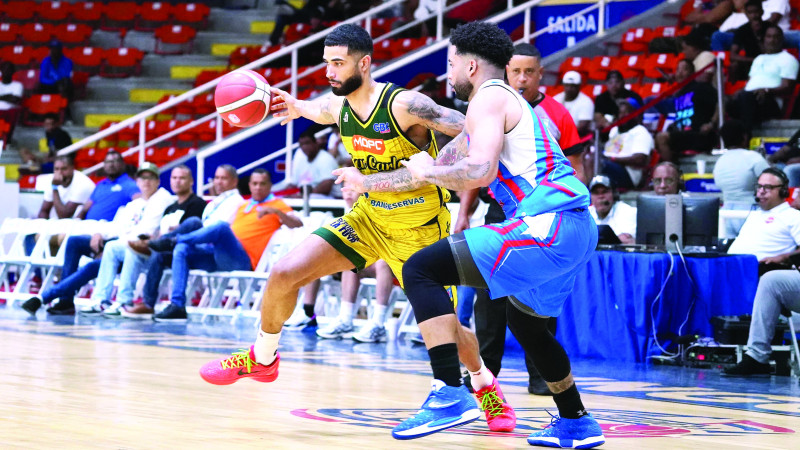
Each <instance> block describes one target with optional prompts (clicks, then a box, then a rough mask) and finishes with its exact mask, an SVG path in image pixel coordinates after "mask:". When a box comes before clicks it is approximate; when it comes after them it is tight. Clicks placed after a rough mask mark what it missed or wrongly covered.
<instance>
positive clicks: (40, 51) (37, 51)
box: [32, 47, 50, 68]
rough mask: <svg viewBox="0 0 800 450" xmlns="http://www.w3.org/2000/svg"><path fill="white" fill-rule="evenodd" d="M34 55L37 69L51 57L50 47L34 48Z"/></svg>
mask: <svg viewBox="0 0 800 450" xmlns="http://www.w3.org/2000/svg"><path fill="white" fill-rule="evenodd" d="M32 55H33V65H34V67H35V68H38V67H39V66H40V65H41V63H42V61H44V59H45V58H47V57H48V56H49V55H50V49H49V48H48V47H34V48H33V51H32Z"/></svg>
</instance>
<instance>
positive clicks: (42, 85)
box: [38, 39, 72, 100]
mask: <svg viewBox="0 0 800 450" xmlns="http://www.w3.org/2000/svg"><path fill="white" fill-rule="evenodd" d="M38 91H39V93H40V94H59V95H61V96H62V97H64V98H66V99H67V100H71V99H72V60H71V59H69V58H67V57H66V56H64V49H63V47H62V45H61V42H60V41H57V40H55V39H54V40H52V41H50V55H49V56H46V57H45V58H44V59H43V60H42V64H41V66H40V67H39V89H38Z"/></svg>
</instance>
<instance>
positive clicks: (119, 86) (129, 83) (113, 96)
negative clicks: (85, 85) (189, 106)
mask: <svg viewBox="0 0 800 450" xmlns="http://www.w3.org/2000/svg"><path fill="white" fill-rule="evenodd" d="M191 88H192V85H191V83H188V82H186V81H181V80H174V79H172V78H165V77H132V78H123V79H109V78H93V79H92V80H91V81H89V96H88V98H87V100H91V101H95V100H97V101H104V100H106V101H108V100H114V101H125V100H127V101H134V102H135V101H137V100H135V99H134V98H132V93H133V92H134V91H137V90H142V89H148V90H166V91H174V92H178V93H183V92H186V91H187V90H189V89H191ZM159 98H161V97H159ZM139 102H140V103H141V101H139ZM156 102H158V98H156V99H155V100H152V101H146V103H156Z"/></svg>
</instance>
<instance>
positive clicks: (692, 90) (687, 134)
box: [656, 59, 719, 162]
mask: <svg viewBox="0 0 800 450" xmlns="http://www.w3.org/2000/svg"><path fill="white" fill-rule="evenodd" d="M692 75H694V66H693V65H692V62H691V61H690V60H689V59H682V60H680V61H678V65H677V66H676V68H675V81H676V82H677V83H683V82H684V81H686V80H687V79H688V78H690V77H691V76H692ZM665 102H666V103H667V104H669V106H670V107H671V108H670V109H671V110H672V111H674V112H675V122H673V123H672V124H670V126H669V128H668V129H667V131H664V132H661V133H659V134H658V135H656V148H657V149H658V152H659V154H660V155H661V160H662V161H672V162H677V160H678V157H679V156H680V155H681V153H683V152H684V151H687V150H694V151H697V152H702V153H709V152H711V149H712V148H714V147H715V146H716V145H717V144H718V143H719V139H718V136H717V127H716V123H717V120H718V119H717V118H718V117H719V115H718V112H719V110H718V109H717V90H716V89H714V88H713V87H711V84H710V83H706V82H702V81H697V80H692V81H690V82H689V83H688V84H687V85H686V86H684V87H683V88H682V89H681V90H680V91H678V92H676V93H675V94H674V95H673V96H672V97H670V98H669V99H667V100H665Z"/></svg>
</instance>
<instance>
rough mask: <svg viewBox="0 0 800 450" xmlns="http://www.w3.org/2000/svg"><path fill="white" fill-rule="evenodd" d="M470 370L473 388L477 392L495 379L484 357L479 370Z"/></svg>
mask: <svg viewBox="0 0 800 450" xmlns="http://www.w3.org/2000/svg"><path fill="white" fill-rule="evenodd" d="M468 372H469V378H470V380H471V381H470V382H471V384H472V389H473V390H474V391H475V392H478V391H480V390H481V389H483V388H485V387H486V386H490V385H491V384H492V381H494V375H492V372H491V371H490V370H489V369H487V368H486V364H484V363H483V358H481V368H480V369H478V371H477V372H473V371H471V370H468Z"/></svg>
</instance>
